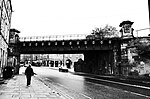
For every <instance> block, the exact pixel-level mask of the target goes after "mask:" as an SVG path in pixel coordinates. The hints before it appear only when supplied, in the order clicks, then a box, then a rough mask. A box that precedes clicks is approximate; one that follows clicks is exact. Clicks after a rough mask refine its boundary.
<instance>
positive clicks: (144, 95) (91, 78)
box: [87, 77, 150, 98]
mask: <svg viewBox="0 0 150 99" xmlns="http://www.w3.org/2000/svg"><path fill="white" fill-rule="evenodd" d="M87 78H90V77H87ZM91 79H95V78H91ZM95 80H99V79H95ZM99 81H100V80H99ZM102 81H107V80H102ZM87 82H88V83H92V84H95V85H100V84H96V83H93V82H89V81H87ZM108 82H112V83H116V84H118V83H117V82H113V81H108ZM119 84H123V85H130V84H124V83H119ZM131 86H132V85H131ZM134 87H135V86H134ZM138 87H140V86H138ZM148 89H149V87H148ZM124 92H129V93H131V94H135V95H138V96H142V97H146V98H150V96H146V95H142V94H139V93H135V92H131V91H127V90H125V91H124Z"/></svg>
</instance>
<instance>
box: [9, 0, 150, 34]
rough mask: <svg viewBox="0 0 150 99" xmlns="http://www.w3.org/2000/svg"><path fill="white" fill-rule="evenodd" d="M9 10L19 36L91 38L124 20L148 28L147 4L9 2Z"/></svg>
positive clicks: (120, 0) (122, 0)
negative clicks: (69, 35) (75, 35)
mask: <svg viewBox="0 0 150 99" xmlns="http://www.w3.org/2000/svg"><path fill="white" fill-rule="evenodd" d="M12 7H13V11H14V12H13V14H12V21H11V22H12V23H11V28H16V29H18V30H19V31H21V33H20V36H45V35H65V34H90V33H91V32H92V30H93V29H95V28H96V27H104V26H105V25H106V24H108V25H111V26H114V27H116V28H117V29H118V30H119V29H120V27H119V24H120V23H121V22H122V21H125V20H130V21H133V22H134V24H133V28H134V29H135V30H139V29H143V28H149V13H148V0H12ZM147 34H148V33H147V32H145V34H144V35H147Z"/></svg>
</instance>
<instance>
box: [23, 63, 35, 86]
mask: <svg viewBox="0 0 150 99" xmlns="http://www.w3.org/2000/svg"><path fill="white" fill-rule="evenodd" d="M34 74H35V73H34V71H33V69H32V68H31V65H29V66H28V67H27V68H26V70H25V75H26V79H27V86H29V85H30V84H31V76H33V75H34Z"/></svg>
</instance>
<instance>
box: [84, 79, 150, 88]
mask: <svg viewBox="0 0 150 99" xmlns="http://www.w3.org/2000/svg"><path fill="white" fill-rule="evenodd" d="M85 78H90V79H94V80H99V81H106V82H111V83H115V84H121V85H126V86H131V87H138V88H143V89H148V90H150V87H145V86H139V85H131V84H125V83H121V82H114V81H109V80H103V79H96V78H91V77H85Z"/></svg>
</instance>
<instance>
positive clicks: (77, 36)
mask: <svg viewBox="0 0 150 99" xmlns="http://www.w3.org/2000/svg"><path fill="white" fill-rule="evenodd" d="M86 37H87V34H71V35H51V36H29V37H20V41H60V40H81V39H86Z"/></svg>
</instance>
